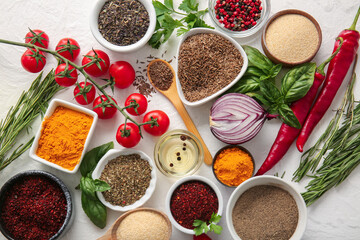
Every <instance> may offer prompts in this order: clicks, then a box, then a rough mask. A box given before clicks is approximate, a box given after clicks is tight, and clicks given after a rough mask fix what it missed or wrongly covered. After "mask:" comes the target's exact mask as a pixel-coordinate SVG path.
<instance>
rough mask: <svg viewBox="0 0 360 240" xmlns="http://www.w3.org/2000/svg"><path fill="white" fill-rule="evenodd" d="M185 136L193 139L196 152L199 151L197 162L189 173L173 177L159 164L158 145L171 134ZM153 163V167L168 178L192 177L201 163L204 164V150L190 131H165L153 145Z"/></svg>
mask: <svg viewBox="0 0 360 240" xmlns="http://www.w3.org/2000/svg"><path fill="white" fill-rule="evenodd" d="M179 133H180V134H187V135H189V136H190V137H192V138H193V140H194V142H195V143H196V145H197V147H198V151H199V160H198V163H197V164H196V165H195V167H194V168H193V169H192V170H191V171H189V172H188V173H186V174H184V175H173V174H170V173H167V172H166V171H165V170H164V169H163V168H162V167H161V166H162V164H160V156H159V155H160V154H159V153H158V152H159V149H160V144H161V143H163V142H164V139H165V138H167V137H169V136H170V135H172V134H179ZM154 162H155V165H156V167H157V169H158V170H159V171H160V172H161V173H162V174H164V175H165V176H169V177H184V176H188V175H192V174H194V173H195V172H196V171H197V170H199V168H200V167H201V165H202V163H203V162H204V149H203V147H202V145H201V143H200V140H199V139H198V138H197V137H196V136H195V135H194V134H193V133H192V132H190V131H188V130H186V129H173V130H170V131H167V132H166V133H164V134H163V135H161V137H160V138H159V140H158V141H157V142H156V143H155V146H154Z"/></svg>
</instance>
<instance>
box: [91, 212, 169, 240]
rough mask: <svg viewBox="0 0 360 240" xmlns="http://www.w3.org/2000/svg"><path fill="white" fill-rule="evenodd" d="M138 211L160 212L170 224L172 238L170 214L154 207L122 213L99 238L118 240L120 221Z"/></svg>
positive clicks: (100, 239) (102, 239) (101, 239)
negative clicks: (117, 233) (117, 232)
mask: <svg viewBox="0 0 360 240" xmlns="http://www.w3.org/2000/svg"><path fill="white" fill-rule="evenodd" d="M138 211H150V212H154V213H157V214H160V215H161V216H162V217H163V218H164V219H165V221H166V224H167V225H168V228H169V232H168V239H170V237H171V232H172V227H171V223H170V220H169V218H168V216H167V215H166V214H165V213H163V212H162V211H159V210H157V209H154V208H137V209H134V210H130V211H128V212H126V213H124V214H123V215H121V216H120V217H119V218H118V219H116V220H115V222H114V223H113V225H112V226H111V227H110V228H109V230H107V232H106V233H105V235H104V236H102V237H100V238H98V239H97V240H118V238H117V236H116V231H117V229H118V228H119V226H120V223H121V222H122V220H124V218H125V217H127V216H128V215H130V214H131V213H134V212H138ZM120 240H121V239H120ZM124 240H125V239H124Z"/></svg>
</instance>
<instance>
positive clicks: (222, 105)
mask: <svg viewBox="0 0 360 240" xmlns="http://www.w3.org/2000/svg"><path fill="white" fill-rule="evenodd" d="M266 117H267V113H266V112H265V110H264V109H263V108H262V107H261V106H260V104H259V103H257V102H256V101H255V100H254V99H253V98H251V97H249V96H247V95H245V94H241V93H229V94H226V95H224V96H222V97H221V98H219V99H218V100H216V101H215V103H214V104H213V106H212V107H211V109H210V130H211V132H212V133H213V134H214V136H215V137H216V138H218V139H219V140H220V141H223V142H225V143H228V144H240V143H244V142H247V141H249V140H251V139H252V138H254V137H255V136H256V135H257V134H258V133H259V131H260V129H261V128H262V126H263V124H264V122H265V120H266Z"/></svg>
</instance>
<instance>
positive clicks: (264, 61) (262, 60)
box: [242, 45, 274, 75]
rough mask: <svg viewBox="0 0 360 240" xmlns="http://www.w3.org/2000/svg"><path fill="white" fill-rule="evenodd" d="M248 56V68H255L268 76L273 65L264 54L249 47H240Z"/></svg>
mask: <svg viewBox="0 0 360 240" xmlns="http://www.w3.org/2000/svg"><path fill="white" fill-rule="evenodd" d="M242 47H243V48H244V50H245V52H246V55H247V56H248V60H249V66H255V67H257V68H259V69H260V70H262V71H263V72H264V73H265V74H266V75H268V74H269V73H270V71H271V69H272V68H273V66H274V64H273V63H272V62H271V61H270V59H268V58H267V57H266V56H265V55H264V54H262V53H261V52H260V51H259V50H258V49H256V48H253V47H250V46H247V45H245V46H242Z"/></svg>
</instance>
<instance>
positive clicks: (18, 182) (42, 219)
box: [0, 170, 74, 240]
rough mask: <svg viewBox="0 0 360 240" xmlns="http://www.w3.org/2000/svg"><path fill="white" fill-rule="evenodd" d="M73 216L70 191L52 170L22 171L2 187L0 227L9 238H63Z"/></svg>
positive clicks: (15, 239)
mask: <svg viewBox="0 0 360 240" xmlns="http://www.w3.org/2000/svg"><path fill="white" fill-rule="evenodd" d="M12 209H13V211H12ZM15 216H16V217H15ZM73 219H74V212H73V202H72V197H71V194H70V191H69V189H68V188H67V186H66V185H65V184H64V183H63V182H62V181H61V180H60V179H59V178H58V177H56V176H55V175H53V174H51V173H48V172H45V171H40V170H29V171H25V172H21V173H19V174H17V175H15V176H13V177H12V178H10V179H9V180H8V181H7V182H6V183H5V184H4V185H3V186H2V188H1V190H0V231H1V232H2V234H3V235H4V236H5V237H6V238H7V239H9V240H18V239H24V240H25V239H26V240H31V239H49V240H55V239H60V238H61V237H62V236H63V235H64V234H65V232H66V231H67V230H68V229H69V228H70V226H71V225H72V221H73Z"/></svg>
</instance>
